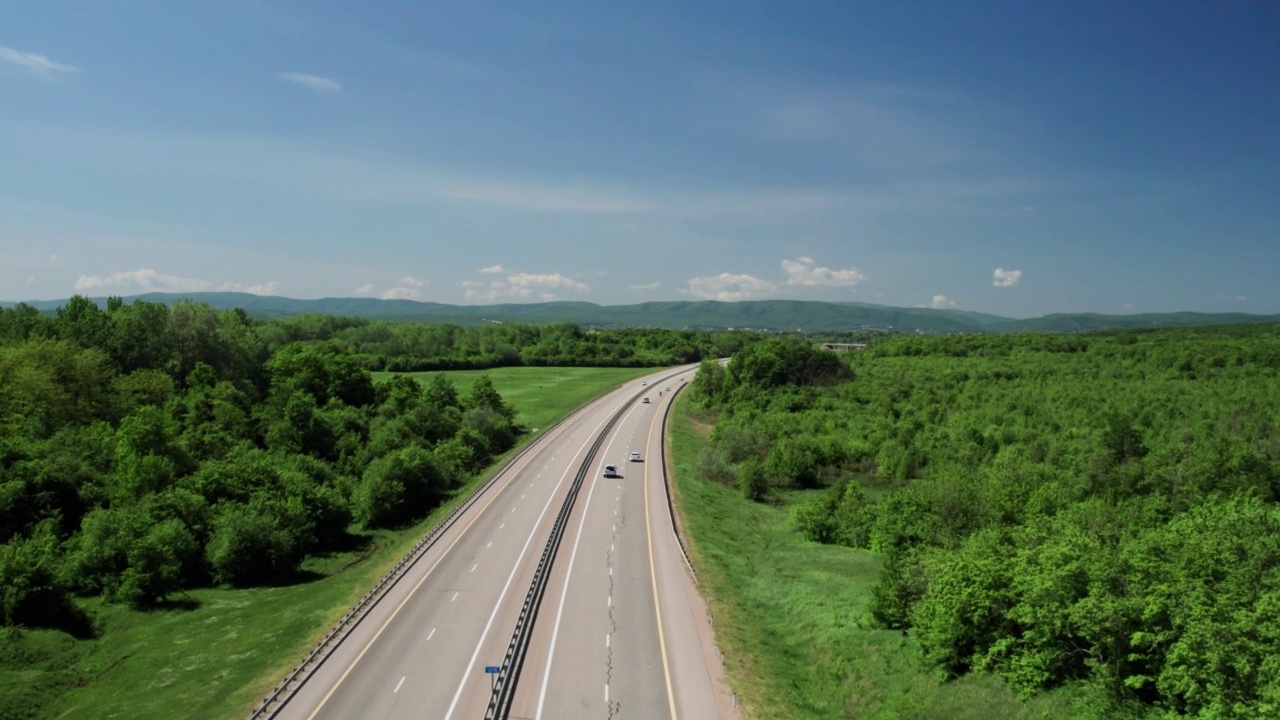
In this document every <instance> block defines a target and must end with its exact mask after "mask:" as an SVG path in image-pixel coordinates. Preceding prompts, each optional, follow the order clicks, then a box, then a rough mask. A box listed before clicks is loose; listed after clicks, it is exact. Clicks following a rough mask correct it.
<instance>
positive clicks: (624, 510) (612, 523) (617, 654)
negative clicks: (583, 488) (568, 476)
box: [511, 375, 736, 720]
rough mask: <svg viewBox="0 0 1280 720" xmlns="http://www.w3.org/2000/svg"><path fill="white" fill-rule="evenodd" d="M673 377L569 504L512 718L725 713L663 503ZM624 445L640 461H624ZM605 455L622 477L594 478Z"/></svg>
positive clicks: (710, 643) (719, 671) (715, 665)
mask: <svg viewBox="0 0 1280 720" xmlns="http://www.w3.org/2000/svg"><path fill="white" fill-rule="evenodd" d="M690 376H691V375H690ZM679 380H680V379H679V378H672V379H670V380H668V381H664V382H663V385H662V386H659V387H651V388H650V390H651V392H650V394H649V396H650V398H651V400H653V401H654V402H653V403H652V404H648V405H645V404H637V405H636V406H635V408H633V410H635V411H634V412H632V413H629V414H628V416H627V417H626V418H624V419H623V421H622V422H620V423H618V425H617V426H616V427H615V429H614V431H613V432H612V433H611V436H610V438H609V439H608V441H607V442H608V448H607V450H606V452H605V453H604V454H603V456H602V457H601V458H600V459H598V460H597V461H596V463H595V465H596V466H597V467H596V468H595V473H596V475H595V477H594V478H593V479H592V481H591V485H590V490H589V491H588V496H589V498H590V499H589V500H588V501H587V502H585V503H580V504H579V507H577V508H575V515H574V516H571V524H570V526H569V527H570V528H576V531H575V532H574V533H573V534H572V535H570V536H567V537H566V545H565V546H564V547H562V549H561V555H562V556H564V555H565V549H564V548H565V547H572V548H573V549H572V550H571V551H570V552H569V554H568V555H567V557H562V558H561V559H560V560H559V561H558V562H557V565H556V566H554V567H553V569H552V576H551V578H550V582H549V591H548V594H547V596H546V598H544V601H543V604H542V608H541V611H540V613H539V618H538V622H537V624H536V625H535V626H534V630H533V637H532V639H531V643H530V653H529V657H528V658H527V659H526V661H525V666H524V669H523V672H522V675H521V679H520V682H519V684H518V685H517V689H516V697H515V701H514V702H513V705H512V713H511V717H520V718H536V719H539V720H541V719H542V718H548V719H551V718H567V717H575V718H576V717H583V718H588V717H591V718H595V717H599V718H643V719H645V720H648V719H650V718H660V717H671V718H675V717H688V718H698V719H699V720H701V719H702V718H715V717H736V714H735V713H734V711H733V708H732V703H731V696H730V695H729V693H728V691H727V689H726V685H725V683H724V680H723V668H722V667H721V666H720V660H719V654H718V652H717V651H716V649H715V644H714V638H713V637H712V636H711V634H710V627H709V625H708V624H707V622H706V615H705V613H706V608H705V605H703V604H702V601H701V598H700V597H698V594H697V590H696V587H695V586H694V585H693V582H692V579H691V577H690V575H689V574H688V572H687V571H686V569H685V561H684V558H683V556H682V555H681V554H680V549H679V546H678V544H677V542H676V539H675V535H674V529H673V528H672V526H671V522H670V517H669V515H668V512H667V506H666V496H665V487H664V485H663V473H662V465H661V463H662V462H663V458H662V450H661V422H662V412H663V410H664V408H665V407H666V404H667V403H668V402H669V401H670V393H669V392H667V391H666V390H665V387H666V386H672V387H674V384H675V383H678V382H679ZM659 390H662V396H661V398H659V396H658V392H659ZM632 450H639V451H640V452H641V453H642V458H643V462H639V463H633V462H628V461H627V456H628V455H629V453H630V452H631V451H632ZM604 464H615V465H618V466H619V467H620V468H621V469H622V470H623V474H624V475H625V477H624V478H623V479H620V480H619V479H606V478H603V477H602V476H601V475H600V468H602V467H603V465H604ZM552 611H554V612H552ZM677 635H679V637H676V636H677Z"/></svg>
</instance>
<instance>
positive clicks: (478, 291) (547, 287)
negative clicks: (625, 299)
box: [461, 272, 591, 302]
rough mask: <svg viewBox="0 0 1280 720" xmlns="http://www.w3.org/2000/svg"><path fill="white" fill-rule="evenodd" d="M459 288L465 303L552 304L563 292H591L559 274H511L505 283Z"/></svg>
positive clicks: (466, 284) (471, 283)
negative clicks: (462, 292)
mask: <svg viewBox="0 0 1280 720" xmlns="http://www.w3.org/2000/svg"><path fill="white" fill-rule="evenodd" d="M461 285H462V288H463V289H464V290H465V291H466V293H465V294H466V297H467V299H468V300H487V301H489V302H494V301H496V300H501V299H510V300H530V299H538V300H543V301H547V302H549V301H551V300H555V299H557V298H559V297H560V296H561V294H562V293H564V292H572V293H577V294H582V293H588V292H591V286H590V285H587V284H586V283H584V282H579V281H577V280H574V279H573V278H571V277H567V276H565V275H564V274H562V273H545V274H537V273H523V272H522V273H514V274H511V275H508V276H507V277H506V279H504V280H493V281H491V282H490V283H489V284H488V285H487V286H486V285H485V284H484V283H481V282H476V281H474V280H464V281H463V282H462V283H461Z"/></svg>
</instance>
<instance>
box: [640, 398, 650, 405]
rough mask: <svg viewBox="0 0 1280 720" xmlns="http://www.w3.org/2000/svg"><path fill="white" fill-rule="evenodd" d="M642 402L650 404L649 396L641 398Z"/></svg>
mask: <svg viewBox="0 0 1280 720" xmlns="http://www.w3.org/2000/svg"><path fill="white" fill-rule="evenodd" d="M640 402H642V403H645V404H648V403H649V398H645V399H644V400H641V401H640Z"/></svg>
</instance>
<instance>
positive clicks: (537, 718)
mask: <svg viewBox="0 0 1280 720" xmlns="http://www.w3.org/2000/svg"><path fill="white" fill-rule="evenodd" d="M634 409H635V406H632V408H631V410H634ZM631 410H628V411H627V412H626V413H625V414H624V415H623V416H622V417H621V418H620V419H619V420H618V423H619V424H622V423H624V422H626V421H627V415H630V414H631ZM612 447H613V439H610V440H609V443H608V444H607V445H605V448H604V454H605V455H606V456H607V455H608V454H609V450H610V449H611V448H612ZM599 480H600V474H599V473H596V474H595V476H594V477H592V478H591V489H590V490H588V491H587V502H586V504H584V505H583V506H582V517H581V518H579V519H578V536H577V537H576V538H574V540H573V552H572V553H570V554H569V569H568V571H567V572H566V573H565V575H564V589H563V590H562V591H561V592H560V607H559V608H558V609H557V610H556V624H555V626H554V627H553V628H552V630H551V647H550V649H548V650H547V666H546V670H544V671H543V673H542V689H541V690H540V691H539V692H538V709H537V710H536V711H535V712H534V714H533V717H534V720H541V718H542V706H543V705H544V704H545V703H546V701H547V683H549V682H550V681H551V666H552V660H553V659H554V658H555V655H556V639H557V638H558V637H559V636H560V620H561V618H562V617H563V616H564V601H565V599H567V598H568V597H569V579H570V578H571V577H573V563H574V560H576V559H577V557H578V546H579V545H580V544H581V543H582V528H583V527H584V526H585V525H586V524H587V514H588V512H587V511H588V510H590V508H591V496H592V495H594V494H595V492H596V482H597V481H599ZM605 687H608V686H607V685H606V686H605Z"/></svg>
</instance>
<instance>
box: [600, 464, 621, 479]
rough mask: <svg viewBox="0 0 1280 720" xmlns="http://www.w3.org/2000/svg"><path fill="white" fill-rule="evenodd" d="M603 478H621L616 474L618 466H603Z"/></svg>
mask: <svg viewBox="0 0 1280 720" xmlns="http://www.w3.org/2000/svg"><path fill="white" fill-rule="evenodd" d="M604 476H605V477H621V476H620V475H619V474H618V466H617V465H605V466H604Z"/></svg>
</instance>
